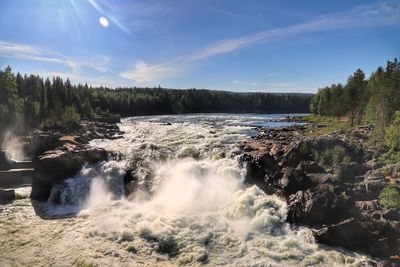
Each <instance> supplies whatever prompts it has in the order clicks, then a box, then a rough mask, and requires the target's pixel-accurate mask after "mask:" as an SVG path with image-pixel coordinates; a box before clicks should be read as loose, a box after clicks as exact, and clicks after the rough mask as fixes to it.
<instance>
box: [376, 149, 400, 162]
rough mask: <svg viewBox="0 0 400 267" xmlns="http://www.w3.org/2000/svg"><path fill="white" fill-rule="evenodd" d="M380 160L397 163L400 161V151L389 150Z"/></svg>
mask: <svg viewBox="0 0 400 267" xmlns="http://www.w3.org/2000/svg"><path fill="white" fill-rule="evenodd" d="M378 160H379V162H381V163H383V164H396V163H398V162H400V152H399V151H393V150H389V151H388V152H386V153H383V154H382V155H381V156H380V157H379V158H378Z"/></svg>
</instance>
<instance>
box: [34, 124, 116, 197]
mask: <svg viewBox="0 0 400 267" xmlns="http://www.w3.org/2000/svg"><path fill="white" fill-rule="evenodd" d="M121 133H122V132H120V131H119V128H118V126H117V125H116V124H115V123H106V122H94V121H89V122H87V121H86V122H82V123H81V125H80V127H79V128H77V129H74V130H72V131H65V132H59V131H47V132H40V133H37V134H36V135H35V136H34V137H33V142H32V147H33V148H34V151H33V153H34V154H35V157H34V169H35V171H34V177H33V181H32V193H31V197H32V198H33V199H35V200H39V201H46V200H47V199H48V197H49V195H50V191H51V188H52V187H53V186H54V185H56V184H59V183H60V182H62V181H63V180H65V179H67V178H69V177H72V176H74V175H75V174H76V173H77V172H78V171H79V170H80V169H81V168H82V166H83V165H84V164H85V163H89V164H93V163H96V162H98V161H103V160H106V159H107V153H106V151H105V150H103V149H97V148H96V149H94V148H91V147H90V146H89V145H88V143H89V141H90V140H93V139H97V138H109V139H115V138H119V137H120V136H121Z"/></svg>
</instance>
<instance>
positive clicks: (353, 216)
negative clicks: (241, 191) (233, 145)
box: [241, 126, 400, 258]
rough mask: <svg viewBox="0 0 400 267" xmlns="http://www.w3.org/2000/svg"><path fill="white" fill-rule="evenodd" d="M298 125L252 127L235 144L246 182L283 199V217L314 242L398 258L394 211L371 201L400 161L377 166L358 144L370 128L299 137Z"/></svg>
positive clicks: (399, 230) (399, 178)
mask: <svg viewBox="0 0 400 267" xmlns="http://www.w3.org/2000/svg"><path fill="white" fill-rule="evenodd" d="M305 133H306V131H305V127H302V126H297V127H292V128H285V129H260V135H259V136H257V137H255V138H254V139H253V140H250V141H246V142H243V143H242V144H241V148H242V150H243V151H244V152H245V153H244V154H243V156H242V158H241V159H242V163H243V164H245V165H246V168H247V178H246V182H247V183H249V184H256V185H258V186H259V187H260V188H262V189H263V190H264V191H265V192H267V193H269V194H277V195H279V196H281V197H283V198H285V199H286V201H287V203H288V206H289V215H288V218H287V220H288V221H289V222H291V223H294V224H301V225H306V226H308V227H310V228H312V229H313V232H314V235H315V237H316V239H317V240H318V241H319V242H320V243H324V244H328V245H332V246H341V247H344V248H347V249H350V250H355V251H360V252H363V253H367V254H370V255H372V256H376V257H380V258H390V257H393V256H395V255H398V254H399V253H400V209H399V208H387V207H384V206H382V205H380V203H379V202H378V198H379V195H380V193H381V191H382V190H383V189H384V188H386V187H387V186H388V185H389V184H393V185H395V186H397V187H399V186H400V163H398V164H395V165H387V166H383V165H382V164H380V163H378V162H377V161H376V159H375V157H376V155H375V152H374V151H371V150H368V149H365V148H364V147H363V143H364V141H365V140H366V139H367V138H368V135H369V133H370V129H367V128H358V129H354V130H352V132H351V133H350V134H349V133H347V134H345V133H344V132H340V131H339V132H335V133H331V134H328V135H324V136H317V137H316V136H313V137H307V136H306V135H305Z"/></svg>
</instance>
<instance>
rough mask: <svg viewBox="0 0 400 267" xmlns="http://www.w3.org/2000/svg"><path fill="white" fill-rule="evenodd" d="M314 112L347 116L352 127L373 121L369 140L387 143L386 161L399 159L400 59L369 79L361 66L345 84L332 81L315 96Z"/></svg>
mask: <svg viewBox="0 0 400 267" xmlns="http://www.w3.org/2000/svg"><path fill="white" fill-rule="evenodd" d="M310 109H311V112H312V113H314V114H317V115H321V116H335V117H337V118H339V117H340V116H347V117H348V119H349V124H350V126H351V127H352V126H354V125H360V124H365V123H371V124H373V125H374V128H375V131H374V134H373V135H372V136H371V138H370V141H371V143H374V144H375V145H376V146H378V147H381V145H386V147H387V148H388V149H389V152H388V153H387V154H386V155H384V157H386V159H385V161H387V162H397V161H400V62H399V61H398V60H397V59H394V60H393V61H388V62H387V64H386V67H385V68H383V67H379V68H378V69H377V70H376V71H374V72H373V73H372V74H371V76H370V77H369V78H368V79H367V78H366V77H365V74H364V72H363V71H362V70H361V69H358V70H356V71H355V72H354V74H353V75H351V76H350V77H349V78H348V80H347V83H346V84H345V85H342V84H333V85H331V86H329V87H325V88H322V89H320V90H319V91H318V93H317V94H316V95H315V96H313V98H312V99H311V104H310Z"/></svg>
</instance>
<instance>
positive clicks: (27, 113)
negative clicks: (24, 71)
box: [0, 67, 311, 127]
mask: <svg viewBox="0 0 400 267" xmlns="http://www.w3.org/2000/svg"><path fill="white" fill-rule="evenodd" d="M310 99H311V95H310V94H271V93H234V92H227V91H214V90H205V89H203V90H197V89H188V90H177V89H164V88H136V87H135V88H117V89H109V88H105V87H95V88H94V87H89V86H88V85H86V84H85V85H81V84H79V85H72V84H71V83H70V81H69V80H68V79H67V80H66V81H65V82H64V81H63V80H62V79H61V78H60V77H54V78H53V79H52V80H50V79H46V80H44V79H43V78H41V77H39V76H34V75H30V76H27V75H25V76H22V75H21V74H19V73H18V74H16V75H15V74H14V73H13V72H12V70H11V68H10V67H7V68H5V69H4V70H0V124H3V126H4V125H7V124H10V123H12V122H13V120H15V118H16V117H22V118H23V119H24V121H25V122H26V124H27V125H28V126H31V127H32V126H37V125H39V124H42V125H56V124H59V123H64V122H70V121H72V122H73V121H76V120H79V118H82V117H89V116H92V115H94V114H104V113H113V114H119V115H121V116H136V115H159V114H181V113H208V112H235V113H295V112H299V113H300V112H301V113H302V112H308V107H309V104H310Z"/></svg>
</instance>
